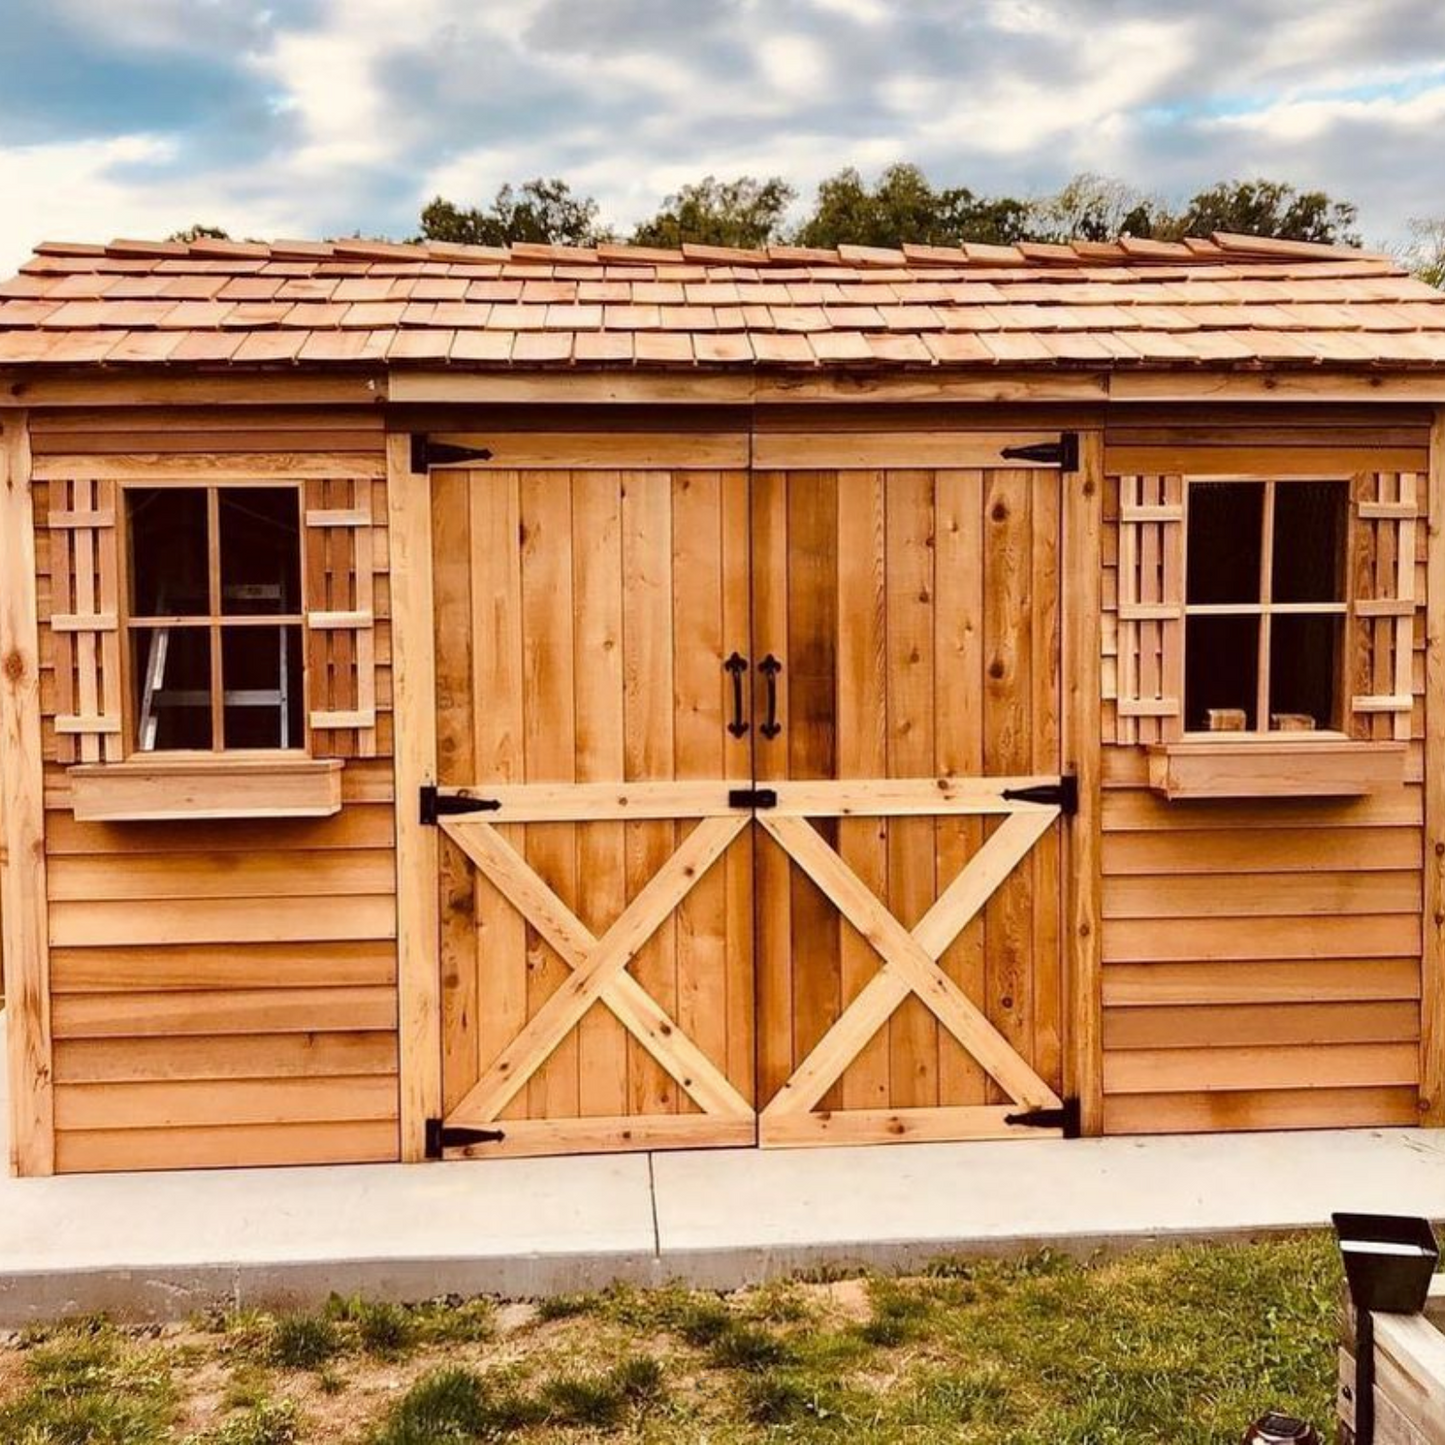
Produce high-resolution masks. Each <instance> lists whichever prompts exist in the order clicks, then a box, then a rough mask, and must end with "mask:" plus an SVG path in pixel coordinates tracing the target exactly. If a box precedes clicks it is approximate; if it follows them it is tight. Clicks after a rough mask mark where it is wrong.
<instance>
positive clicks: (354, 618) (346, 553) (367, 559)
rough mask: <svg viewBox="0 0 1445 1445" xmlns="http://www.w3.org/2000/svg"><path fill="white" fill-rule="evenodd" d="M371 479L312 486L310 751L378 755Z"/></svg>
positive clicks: (309, 542)
mask: <svg viewBox="0 0 1445 1445" xmlns="http://www.w3.org/2000/svg"><path fill="white" fill-rule="evenodd" d="M373 520H374V519H373V515H372V482H371V480H370V479H369V478H366V477H341V478H333V479H329V480H313V481H310V482H308V483H307V484H306V585H305V592H306V628H307V639H308V642H307V647H308V654H307V664H308V673H309V678H308V684H307V693H308V703H309V707H310V722H311V751H312V753H313V754H315V755H317V756H321V755H325V754H331V755H334V756H337V757H364V758H365V757H374V756H375V755H376V616H375V569H376V557H375V539H374V536H373Z"/></svg>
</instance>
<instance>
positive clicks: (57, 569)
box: [47, 477, 122, 763]
mask: <svg viewBox="0 0 1445 1445" xmlns="http://www.w3.org/2000/svg"><path fill="white" fill-rule="evenodd" d="M49 487H50V508H49V514H48V517H47V521H48V525H49V528H50V558H51V562H50V566H51V615H50V630H51V635H52V637H53V639H54V649H55V689H56V709H55V713H56V716H55V731H56V733H57V735H58V756H59V758H60V761H61V762H63V763H75V762H82V763H97V762H118V761H119V760H120V758H121V755H122V739H121V715H122V707H121V670H120V632H119V621H118V605H119V599H118V593H117V570H118V569H117V562H118V559H117V552H116V547H117V543H116V516H115V504H116V488H115V483H114V482H113V481H109V480H100V481H97V480H95V479H94V478H85V477H82V478H76V479H73V480H64V481H52V482H50V483H49Z"/></svg>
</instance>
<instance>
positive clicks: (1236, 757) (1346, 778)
mask: <svg viewBox="0 0 1445 1445" xmlns="http://www.w3.org/2000/svg"><path fill="white" fill-rule="evenodd" d="M1148 754H1149V787H1150V789H1151V790H1152V791H1153V792H1156V793H1160V794H1162V795H1163V796H1164V797H1166V798H1169V799H1171V800H1172V799H1184V798H1361V797H1364V796H1365V795H1367V794H1369V793H1379V792H1384V791H1386V790H1388V789H1391V788H1397V787H1399V786H1401V784H1402V783H1403V782H1404V780H1405V744H1404V743H1376V742H1360V741H1357V740H1356V739H1353V738H1339V737H1333V738H1328V737H1308V736H1306V737H1299V736H1294V737H1291V738H1289V739H1288V740H1286V739H1284V738H1279V739H1274V738H1270V739H1268V740H1265V739H1257V738H1247V739H1246V738H1235V739H1232V740H1224V739H1219V740H1216V739H1214V738H1210V739H1208V740H1193V739H1189V740H1186V741H1184V742H1177V743H1163V744H1156V745H1154V746H1151V747H1149V749H1148Z"/></svg>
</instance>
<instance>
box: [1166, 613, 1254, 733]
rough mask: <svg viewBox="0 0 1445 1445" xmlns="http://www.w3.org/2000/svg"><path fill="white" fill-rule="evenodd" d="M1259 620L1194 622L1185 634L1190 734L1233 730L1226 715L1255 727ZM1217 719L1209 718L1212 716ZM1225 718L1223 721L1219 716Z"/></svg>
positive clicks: (1202, 619)
mask: <svg viewBox="0 0 1445 1445" xmlns="http://www.w3.org/2000/svg"><path fill="white" fill-rule="evenodd" d="M1258 686H1259V619H1258V618H1257V617H1191V618H1189V619H1188V621H1187V622H1186V623H1185V630H1184V725H1185V727H1186V728H1188V729H1189V731H1191V732H1211V731H1231V730H1234V729H1230V728H1229V726H1228V723H1229V721H1230V719H1229V718H1228V716H1227V715H1228V714H1229V713H1231V712H1242V713H1243V714H1244V726H1245V727H1246V728H1249V729H1252V728H1254V727H1256V726H1257V723H1256V721H1255V709H1256V706H1257V700H1258V699H1257V693H1258ZM1211 713H1214V714H1215V716H1214V717H1212V718H1211V716H1210V714H1211ZM1221 714H1223V716H1221Z"/></svg>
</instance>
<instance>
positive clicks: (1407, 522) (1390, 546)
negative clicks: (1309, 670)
mask: <svg viewBox="0 0 1445 1445" xmlns="http://www.w3.org/2000/svg"><path fill="white" fill-rule="evenodd" d="M1419 486H1420V479H1419V477H1418V476H1417V475H1416V473H1414V472H1367V473H1363V474H1361V475H1358V476H1356V477H1355V479H1354V483H1353V485H1352V487H1351V497H1352V503H1353V517H1352V519H1351V520H1352V538H1353V539H1352V545H1351V552H1350V572H1351V578H1350V582H1351V591H1350V613H1351V622H1350V625H1351V632H1352V647H1351V649H1350V650H1351V656H1352V662H1353V671H1352V673H1351V677H1352V690H1351V698H1350V708H1351V711H1352V713H1353V714H1354V716H1353V719H1352V728H1351V731H1352V732H1353V733H1354V735H1355V736H1356V737H1361V738H1375V739H1388V738H1395V739H1396V740H1398V741H1402V742H1404V741H1408V740H1409V737H1410V713H1411V711H1412V709H1413V707H1414V679H1413V668H1414V645H1415V605H1416V602H1415V599H1416V588H1415V567H1416V558H1415V546H1416V530H1417V522H1418V519H1419V496H1420V490H1419Z"/></svg>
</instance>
